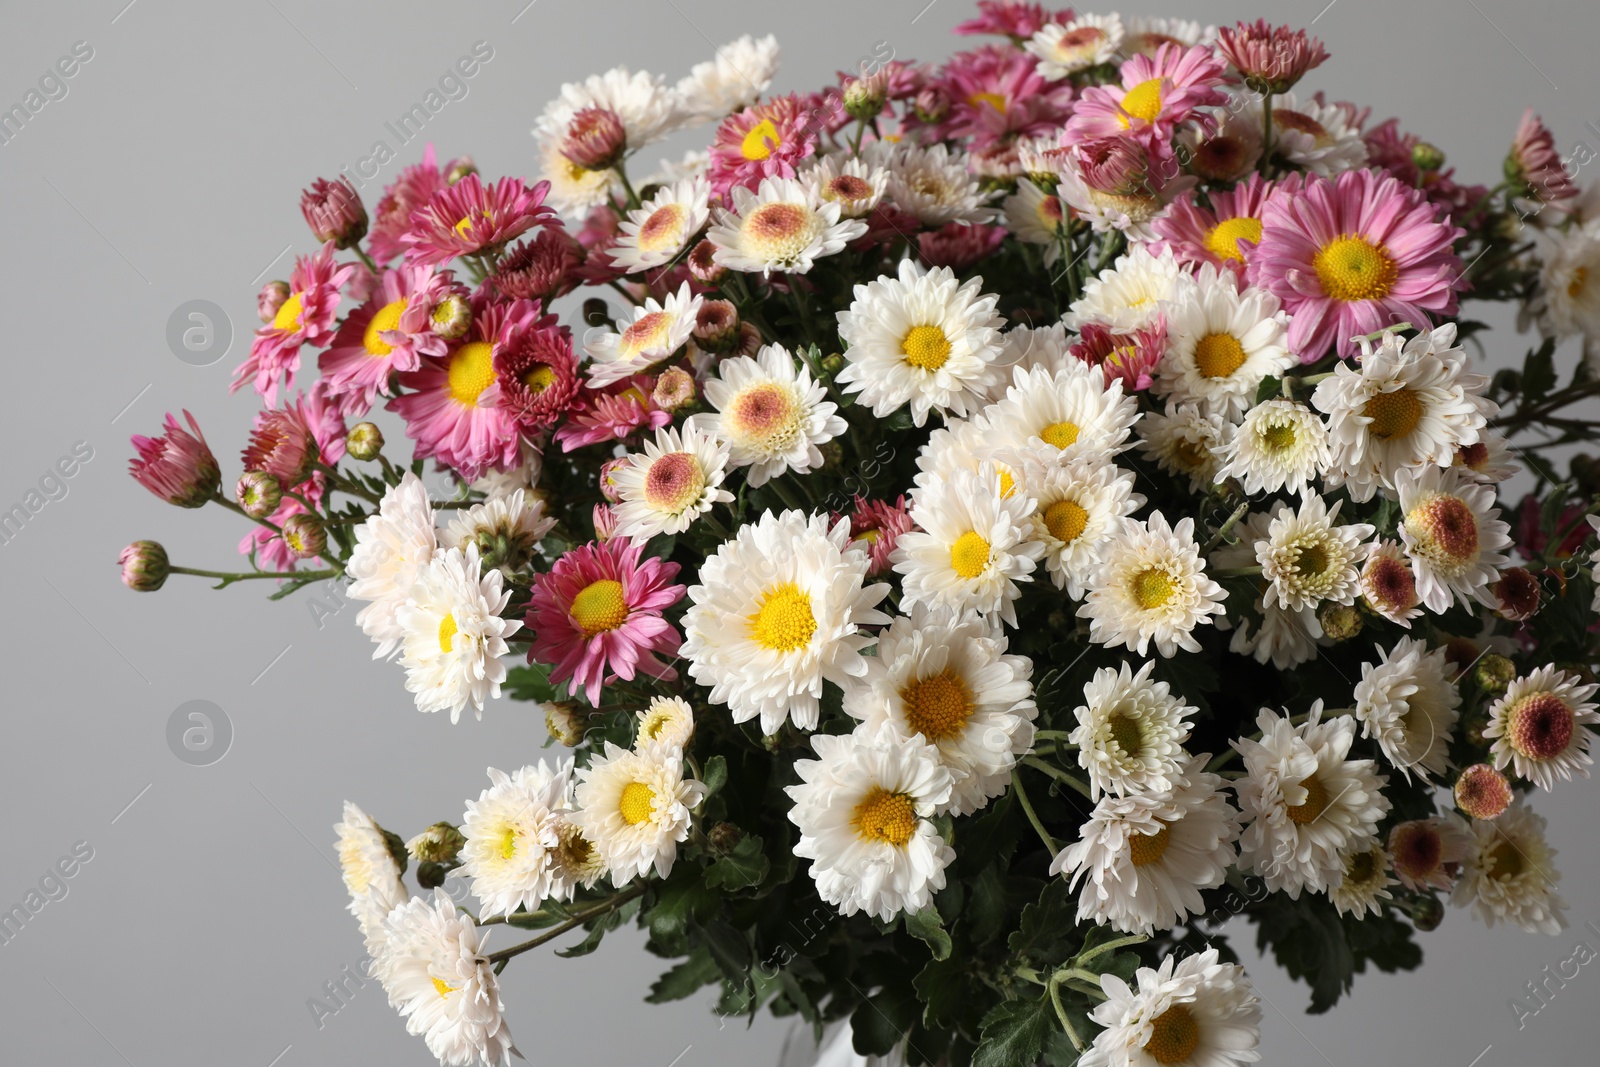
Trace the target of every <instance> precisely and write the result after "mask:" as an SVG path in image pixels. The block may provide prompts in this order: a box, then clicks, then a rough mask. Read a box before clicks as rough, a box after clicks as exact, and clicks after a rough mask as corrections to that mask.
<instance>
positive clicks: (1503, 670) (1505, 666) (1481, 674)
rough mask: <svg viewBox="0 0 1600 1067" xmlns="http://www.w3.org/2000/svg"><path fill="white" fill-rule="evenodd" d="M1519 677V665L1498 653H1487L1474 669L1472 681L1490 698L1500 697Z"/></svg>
mask: <svg viewBox="0 0 1600 1067" xmlns="http://www.w3.org/2000/svg"><path fill="white" fill-rule="evenodd" d="M1516 677H1517V665H1516V664H1515V663H1512V662H1511V661H1510V660H1509V659H1507V658H1506V657H1504V656H1502V655H1500V654H1499V653H1497V652H1487V653H1485V654H1484V656H1483V658H1482V659H1480V660H1478V664H1477V666H1475V667H1473V668H1472V680H1473V681H1474V682H1476V683H1477V684H1478V688H1479V689H1481V690H1483V691H1484V692H1485V693H1487V694H1489V695H1490V696H1499V695H1500V694H1501V693H1504V692H1505V691H1506V687H1507V686H1509V685H1510V684H1511V683H1512V682H1513V681H1514V680H1515V679H1516Z"/></svg>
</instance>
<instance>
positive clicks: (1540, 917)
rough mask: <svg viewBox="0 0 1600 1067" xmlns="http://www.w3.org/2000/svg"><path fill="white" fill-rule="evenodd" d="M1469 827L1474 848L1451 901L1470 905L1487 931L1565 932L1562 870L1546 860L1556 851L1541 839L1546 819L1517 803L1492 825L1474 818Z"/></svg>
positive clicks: (1469, 850) (1468, 854) (1492, 822)
mask: <svg viewBox="0 0 1600 1067" xmlns="http://www.w3.org/2000/svg"><path fill="white" fill-rule="evenodd" d="M1470 829H1471V831H1472V835H1473V838H1474V840H1473V847H1472V848H1470V849H1468V851H1467V860H1466V863H1465V864H1463V865H1462V868H1461V880H1460V881H1458V882H1457V883H1456V887H1455V890H1454V892H1452V893H1451V894H1450V902H1451V903H1452V904H1455V905H1457V906H1460V907H1465V906H1467V905H1469V904H1470V905H1472V908H1473V910H1474V911H1475V912H1477V914H1478V918H1480V919H1482V920H1483V922H1484V925H1486V926H1489V927H1493V926H1494V924H1495V923H1496V922H1497V921H1504V922H1508V923H1511V924H1512V925H1513V926H1520V927H1521V928H1522V929H1524V930H1527V931H1528V932H1529V933H1539V934H1549V935H1551V936H1552V937H1554V936H1555V935H1556V934H1559V933H1560V932H1561V931H1562V930H1563V929H1565V928H1566V925H1567V919H1566V916H1565V915H1563V914H1562V913H1563V912H1564V911H1565V910H1566V907H1567V902H1566V901H1565V900H1564V899H1562V897H1561V894H1560V893H1558V892H1556V883H1557V882H1559V881H1561V872H1560V871H1558V870H1556V868H1555V865H1554V864H1552V863H1551V862H1550V861H1551V859H1552V858H1553V857H1554V856H1555V855H1556V850H1555V849H1553V848H1551V847H1550V844H1549V842H1547V841H1546V840H1545V836H1544V834H1545V819H1544V816H1543V815H1538V814H1536V813H1535V812H1534V811H1533V809H1531V808H1529V807H1527V806H1526V805H1525V804H1524V803H1523V802H1522V801H1521V800H1520V799H1519V800H1517V801H1516V802H1514V803H1513V804H1512V805H1511V807H1509V808H1507V809H1506V810H1505V811H1504V812H1502V813H1501V814H1500V816H1499V817H1498V818H1496V819H1494V820H1492V821H1490V820H1487V819H1483V820H1480V819H1474V820H1473V821H1472V824H1471V827H1470Z"/></svg>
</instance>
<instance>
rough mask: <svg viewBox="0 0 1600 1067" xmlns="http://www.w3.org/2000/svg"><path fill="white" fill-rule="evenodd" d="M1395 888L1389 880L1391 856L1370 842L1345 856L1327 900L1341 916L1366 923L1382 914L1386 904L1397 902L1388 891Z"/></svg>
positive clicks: (1330, 887)
mask: <svg viewBox="0 0 1600 1067" xmlns="http://www.w3.org/2000/svg"><path fill="white" fill-rule="evenodd" d="M1395 884H1397V883H1396V882H1395V880H1394V879H1393V878H1391V877H1390V876H1389V854H1388V853H1387V852H1385V851H1384V850H1383V846H1382V845H1380V844H1378V843H1377V842H1376V841H1369V842H1366V843H1364V844H1362V845H1358V846H1356V847H1355V848H1353V849H1351V850H1350V852H1348V853H1347V854H1346V855H1345V856H1344V869H1343V870H1342V871H1340V872H1339V876H1338V877H1337V878H1336V879H1335V880H1334V881H1333V883H1332V884H1330V885H1329V886H1328V897H1329V899H1331V900H1332V901H1333V906H1334V909H1335V910H1337V911H1338V913H1339V914H1340V915H1349V916H1351V917H1352V918H1355V919H1365V918H1366V917H1367V915H1368V914H1372V915H1382V914H1383V902H1384V901H1385V900H1393V899H1394V896H1393V895H1392V894H1391V893H1390V892H1389V887H1390V886H1392V885H1395Z"/></svg>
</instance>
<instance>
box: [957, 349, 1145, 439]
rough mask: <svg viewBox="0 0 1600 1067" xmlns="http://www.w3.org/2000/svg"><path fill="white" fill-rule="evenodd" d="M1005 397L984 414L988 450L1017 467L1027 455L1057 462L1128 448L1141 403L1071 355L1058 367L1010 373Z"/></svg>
mask: <svg viewBox="0 0 1600 1067" xmlns="http://www.w3.org/2000/svg"><path fill="white" fill-rule="evenodd" d="M1011 381H1012V384H1011V386H1010V388H1008V389H1007V390H1006V394H1005V397H1004V399H1002V400H1000V401H998V402H997V403H995V404H993V405H992V406H990V407H989V408H987V409H985V411H984V412H983V418H984V420H985V421H986V422H987V423H988V426H989V434H988V435H987V436H988V439H989V442H990V444H989V454H990V455H992V456H993V457H994V458H996V459H999V460H1001V461H1002V462H1007V463H1010V464H1012V465H1017V464H1020V463H1022V462H1025V461H1026V460H1028V459H1038V460H1039V461H1041V462H1044V463H1056V462H1061V461H1063V460H1069V459H1073V458H1075V457H1078V456H1097V457H1102V458H1107V457H1110V456H1113V455H1115V454H1116V453H1118V452H1121V451H1123V450H1124V449H1126V448H1127V447H1128V443H1129V442H1128V435H1129V431H1130V430H1131V429H1132V427H1133V423H1134V421H1135V420H1136V419H1138V417H1139V401H1138V399H1137V398H1136V397H1132V396H1124V395H1123V392H1122V383H1121V382H1120V381H1116V382H1112V383H1111V384H1110V385H1109V386H1108V385H1106V380H1105V376H1104V375H1103V374H1102V373H1101V372H1100V370H1099V369H1098V368H1096V367H1091V366H1089V365H1088V364H1087V363H1084V362H1083V361H1082V360H1077V359H1072V360H1068V361H1067V365H1066V366H1064V367H1062V368H1061V369H1060V370H1058V371H1054V372H1051V371H1049V370H1046V369H1045V368H1044V367H1035V368H1033V369H1032V370H1023V369H1022V368H1020V367H1016V368H1013V369H1012V371H1011Z"/></svg>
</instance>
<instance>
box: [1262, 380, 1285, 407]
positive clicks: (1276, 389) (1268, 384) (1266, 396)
mask: <svg viewBox="0 0 1600 1067" xmlns="http://www.w3.org/2000/svg"><path fill="white" fill-rule="evenodd" d="M1282 391H1283V379H1282V378H1263V379H1261V384H1260V385H1258V386H1256V403H1257V404H1260V403H1264V402H1265V401H1268V400H1271V399H1272V398H1273V397H1275V396H1277V395H1278V394H1279V393H1281V392H1282Z"/></svg>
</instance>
